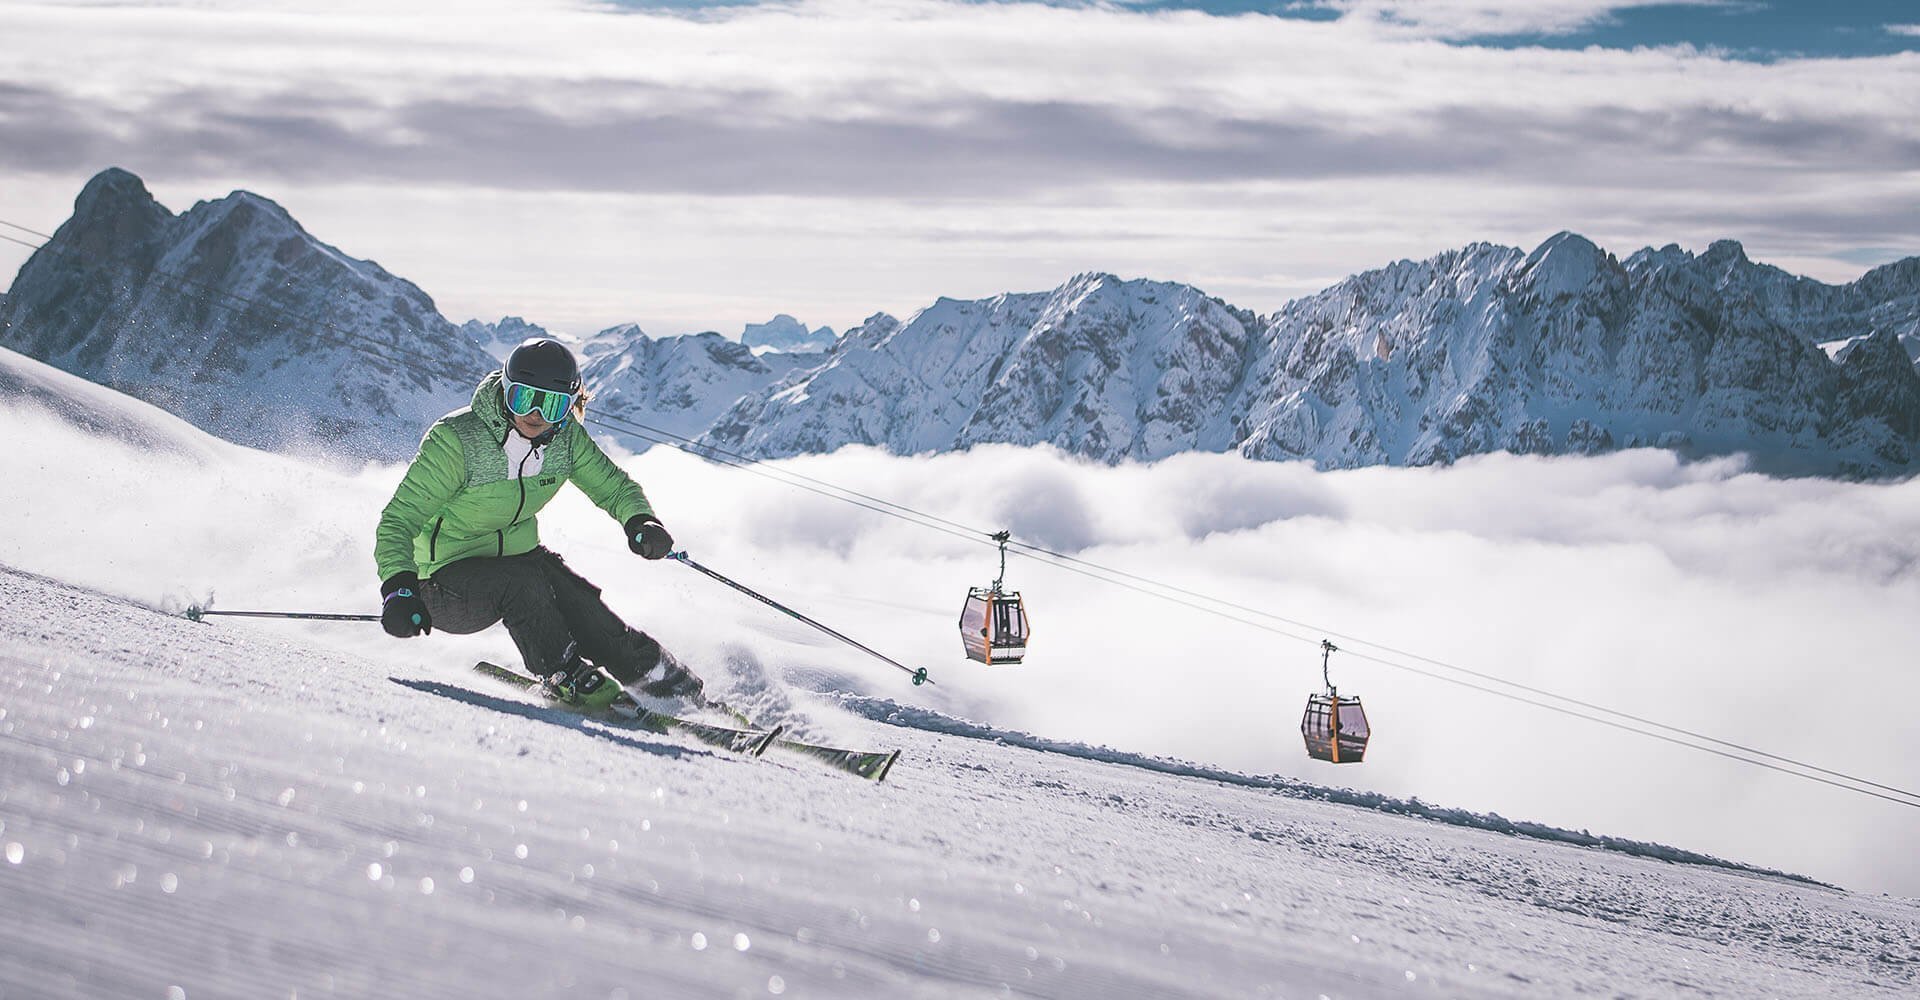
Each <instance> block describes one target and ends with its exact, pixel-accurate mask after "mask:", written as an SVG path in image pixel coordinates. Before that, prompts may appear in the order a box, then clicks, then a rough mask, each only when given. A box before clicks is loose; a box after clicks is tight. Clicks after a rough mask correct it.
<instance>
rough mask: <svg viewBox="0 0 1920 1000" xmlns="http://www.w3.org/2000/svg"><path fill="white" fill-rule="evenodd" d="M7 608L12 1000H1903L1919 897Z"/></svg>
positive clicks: (54, 603)
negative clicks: (849, 765) (758, 732)
mask: <svg viewBox="0 0 1920 1000" xmlns="http://www.w3.org/2000/svg"><path fill="white" fill-rule="evenodd" d="M0 600H4V602H5V604H6V606H7V607H8V609H9V612H10V613H9V614H8V615H6V616H5V617H4V618H0V775H3V776H4V783H3V784H0V824H3V825H0V851H4V860H0V940H4V941H5V944H4V945H0V997H5V998H8V1000H12V998H14V997H67V996H88V997H96V996H114V997H122V996H124V997H145V996H152V997H161V996H168V995H170V993H169V991H170V990H174V989H177V991H178V992H174V993H172V994H171V995H175V996H178V995H181V994H182V993H184V995H185V996H186V997H188V998H193V1000H199V998H203V997H273V996H293V995H299V996H312V995H323V994H332V995H344V996H406V997H460V998H469V997H472V996H476V995H479V996H521V995H528V994H545V993H566V994H569V995H575V996H582V997H618V996H623V995H624V996H631V997H639V996H674V997H682V996H685V997H705V996H715V997H737V996H768V995H784V996H793V997H889V998H898V997H945V996H1005V995H1012V996H1031V997H1229V996H1232V997H1238V996H1267V995H1274V996H1290V997H1291V996H1308V997H1312V996H1320V995H1325V996H1328V997H1376V996H1395V997H1398V996H1425V995H1434V996H1460V995H1473V996H1516V997H1517V996H1526V997H1537V996H1573V995H1586V994H1599V993H1604V994H1611V995H1621V996H1719V995H1736V996H1835V995H1845V996H1912V995H1914V993H1915V991H1916V989H1920V903H1917V902H1916V901H1914V900H1909V899H1902V898H1895V897H1887V896H1867V895H1861V894H1853V893H1848V892H1845V891H1842V890H1838V889H1832V888H1826V887H1821V886H1817V885H1810V884H1806V883H1804V882H1797V881H1793V880H1789V879H1785V878H1780V877H1772V876H1765V875H1760V874H1754V873H1748V872H1735V871H1730V870H1726V869H1720V868H1712V867H1702V866H1694V865H1675V864H1669V863H1665V862H1660V861H1655V860H1649V859H1644V858H1635V857H1628V856H1623V855H1620V854H1617V853H1613V852H1609V851H1598V850H1590V849H1583V848H1579V847H1574V846H1570V845H1565V844H1559V843H1552V842H1547V841H1541V840H1533V839H1526V838H1518V837H1507V836H1500V835H1496V834H1490V833H1487V832H1484V831H1479V830H1473V829H1468V828H1462V827H1457V826H1450V825H1445V824H1441V823H1434V822H1429V821H1425V820H1421V819H1414V818H1409V817H1404V816H1397V815H1391V814H1388V813H1383V812H1379V811H1375V810H1367V809H1359V808H1353V807H1350V806H1346V805H1341V804H1337V803H1329V802H1322V801H1311V800H1303V799H1297V798H1292V797H1289V796H1287V795H1284V794H1277V793H1276V792H1274V791H1271V790H1267V789H1260V788H1252V787H1247V786H1246V785H1244V784H1236V783H1232V782H1227V781H1216V780H1206V779H1203V778H1196V777H1189V776H1181V775H1175V774H1167V773H1162V772H1159V771H1155V770H1150V769H1146V768H1142V767H1138V766H1129V765H1126V764H1123V763H1117V762H1114V761H1108V760H1097V759H1085V758H1083V757H1078V756H1072V755H1067V754H1061V753H1041V752H1036V751H1035V750H1033V749H1029V748H1025V747H1021V746H1015V745H1009V744H1006V743H999V742H995V741H993V740H986V739H977V738H971V737H966V736H957V735H953V734H951V733H940V732H933V731H929V730H925V729H917V728H904V727H901V726H890V725H882V724H880V723H878V722H875V721H873V720H871V719H868V718H865V717H861V716H857V715H856V716H855V717H852V718H849V719H847V720H846V721H845V724H844V726H841V727H840V728H843V729H845V730H846V731H849V732H854V733H857V734H858V736H859V738H860V739H861V740H862V741H870V742H871V743H872V744H874V745H876V746H899V747H901V748H902V749H903V750H904V751H905V752H904V755H903V757H902V759H901V761H900V763H899V764H898V765H897V766H896V768H895V769H894V772H893V775H892V777H891V778H890V779H889V780H888V781H887V782H886V783H885V784H882V785H872V784H869V783H866V782H863V781H859V780H857V779H853V778H849V777H847V776H845V775H841V774H837V773H834V772H831V771H827V770H825V769H822V768H819V767H817V766H814V765H812V764H810V763H808V762H805V761H801V760H794V759H787V758H780V757H776V756H768V757H766V758H763V759H760V760H748V759H743V758H739V757H732V756H728V755H725V754H722V753H719V752H716V751H713V750H710V749H709V748H706V747H703V746H700V745H698V744H694V743H691V742H687V741H682V740H678V739H675V738H672V737H666V736H655V735H653V734H649V733H637V732H633V731H630V730H622V729H615V728H611V727H607V726H603V725H600V724H598V723H594V722H590V721H585V720H581V719H578V718H576V717H573V716H571V715H568V714H566V713H560V712H554V711H551V710H548V709H545V708H543V707H540V706H537V705H534V704H530V703H528V702H526V701H524V700H521V699H519V698H517V697H516V696H514V695H513V694H512V693H510V692H507V691H505V690H504V689H501V690H496V689H494V688H491V687H489V686H487V684H486V682H485V681H484V680H482V679H480V678H477V677H466V676H440V675H434V674H431V673H429V672H427V671H424V670H423V671H422V672H421V673H420V675H419V676H410V677H409V676H396V677H389V673H390V671H388V670H387V669H385V668H383V667H379V666H375V665H373V664H370V663H368V662H366V661H365V660H364V659H360V658H356V657H354V656H352V655H349V654H346V653H343V652H336V651H332V650H329V649H327V648H324V647H318V646H315V645H312V644H311V643H310V642H309V641H306V640H301V641H289V640H288V639H286V638H284V637H282V636H281V635H279V634H277V633H276V632H275V631H274V630H273V628H272V627H271V626H264V625H256V624H252V623H237V622H221V623H218V624H197V623H193V622H188V621H185V620H183V619H180V618H174V617H169V616H166V615H163V614H160V613H158V612H155V611H152V610H150V609H147V608H143V607H140V606H138V605H135V604H131V603H128V602H125V601H122V600H119V599H116V598H110V597H105V596H101V595H98V594H96V593H92V592H88V591H82V590H76V589H73V588H71V587H68V586H66V585H64V584H60V583H57V582H54V581H50V580H46V579H43V578H39V577H35V576H30V575H27V574H23V573H19V572H15V571H11V570H6V571H0ZM427 641H431V640H427ZM820 710H822V711H828V710H830V709H820ZM922 721H926V720H922Z"/></svg>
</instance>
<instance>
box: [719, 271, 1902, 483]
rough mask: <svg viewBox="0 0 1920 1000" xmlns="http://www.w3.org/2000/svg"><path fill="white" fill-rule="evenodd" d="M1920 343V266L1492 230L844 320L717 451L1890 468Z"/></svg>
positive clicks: (1886, 471) (740, 419)
mask: <svg viewBox="0 0 1920 1000" xmlns="http://www.w3.org/2000/svg"><path fill="white" fill-rule="evenodd" d="M1823 344H1824V345H1826V349H1823V347H1822V345H1823ZM1829 352H1831V354H1830V353H1829ZM1916 353H1920V258H1910V259H1908V260H1904V261H1900V262H1898V263H1895V264H1890V265H1887V266H1885V267H1882V268H1879V269H1877V270H1875V271H1872V272H1870V273H1868V274H1867V275H1865V276H1864V277H1862V278H1861V279H1860V280H1858V281H1856V282H1853V283H1852V284H1849V285H1845V286H1839V287H1835V286H1829V285H1823V284H1820V283H1818V282H1814V281H1810V280H1808V279H1805V278H1796V277H1793V276H1791V275H1788V274H1786V273H1785V272H1782V271H1779V270H1778V269H1775V268H1770V267H1766V266H1763V265H1758V264H1754V263H1753V262H1751V261H1749V260H1748V259H1747V258H1746V256H1745V254H1744V253H1743V252H1742V251H1741V248H1740V246H1739V245H1738V244H1736V243H1733V242H1731V241H1723V242H1720V243H1716V244H1714V245H1713V246H1712V247H1711V248H1709V249H1708V251H1707V252H1706V253H1704V254H1701V255H1698V256H1695V255H1693V254H1689V253H1687V252H1685V251H1682V250H1680V249H1679V248H1677V247H1672V246H1669V247H1667V248H1665V249H1662V250H1644V251H1641V252H1640V253H1638V254H1635V255H1633V256H1632V257H1630V258H1628V259H1627V260H1626V261H1624V262H1622V261H1619V260H1617V259H1616V258H1614V257H1613V256H1612V255H1610V254H1608V253H1606V252H1605V251H1603V250H1601V249H1600V248H1598V247H1596V246H1595V245H1594V244H1592V243H1591V242H1589V241H1587V240H1586V239H1584V238H1582V237H1579V236H1577V235H1574V234H1571V233H1561V234H1559V235H1557V236H1555V237H1553V238H1552V239H1550V240H1548V241H1547V242H1545V243H1543V244H1542V245H1541V246H1540V247H1538V248H1537V249H1535V250H1534V251H1533V252H1531V253H1526V252H1523V251H1520V250H1517V249H1514V248H1511V247H1500V246H1493V245H1488V244H1476V245H1473V246H1469V247H1466V248H1464V249H1462V250H1458V251H1453V252H1450V253H1445V254H1441V255H1440V256H1438V257H1434V258H1432V259H1429V260H1425V261H1418V262H1415V261H1402V262H1400V263H1398V264H1394V265H1392V266H1390V267H1387V268H1383V269H1381V270H1377V271H1369V272H1366V273H1364V274H1359V275H1355V276H1354V277H1352V278H1349V279H1347V280H1346V281H1343V282H1341V283H1339V284H1338V285H1335V286H1334V287H1332V288H1330V289H1328V290H1326V291H1324V292H1321V293H1319V294H1318V295H1314V296H1310V297H1308V298H1304V299H1300V300H1298V301H1295V302H1292V303H1290V304H1288V305H1287V306H1286V307H1285V308H1283V309H1282V310H1280V311H1279V312H1278V313H1275V314H1273V315H1271V316H1265V317H1261V316H1255V315H1253V314H1252V313H1248V312H1245V311H1242V310H1237V309H1234V308H1233V307H1231V306H1229V305H1227V304H1226V303H1224V302H1221V301H1220V300H1218V299H1214V298H1210V297H1209V296H1207V295H1205V294H1204V293H1202V292H1200V291H1199V290H1198V289H1195V288H1192V287H1190V286H1185V285H1177V284H1168V283H1162V282H1152V281H1141V280H1135V281H1122V280H1120V279H1118V278H1116V277H1114V276H1112V275H1106V274H1085V275H1081V276H1079V277H1077V278H1075V279H1073V280H1072V281H1070V282H1068V283H1067V284H1065V285H1063V286H1061V287H1060V288H1057V289H1055V290H1053V291H1051V292H1045V293H1038V294H1027V295H1002V296H999V297H996V298H992V299H984V300H977V301H969V302H959V301H953V300H949V299H942V300H940V301H939V302H937V303H935V304H934V305H932V306H930V307H928V308H927V309H924V310H922V311H921V312H920V313H918V314H917V315H915V316H914V317H912V318H911V319H910V320H908V321H906V322H904V323H903V322H900V321H899V320H896V319H894V318H893V317H891V316H887V315H884V314H882V315H877V316H874V317H872V318H870V319H869V320H867V321H866V322H865V323H863V324H861V325H860V326H858V327H856V328H854V329H853V330H850V331H848V333H847V335H846V337H845V338H844V339H843V340H842V341H841V343H840V344H839V346H837V347H836V348H835V350H834V351H833V352H832V354H831V356H830V358H829V360H828V362H827V363H826V364H824V365H822V366H821V367H820V368H818V369H816V370H813V371H810V372H805V373H799V374H796V375H795V376H793V377H791V378H789V379H788V381H787V382H786V383H785V384H782V385H779V386H775V387H772V388H770V389H769V390H768V391H766V392H764V393H763V394H761V395H759V396H754V397H748V398H745V399H742V400H741V401H740V402H739V403H738V404H737V405H735V406H734V407H733V408H732V410H730V411H729V412H728V413H727V414H726V415H725V416H724V417H722V418H721V419H720V421H719V422H718V423H716V424H715V425H714V427H713V429H712V430H711V431H710V432H709V433H708V435H707V440H708V441H710V442H711V443H715V444H720V445H724V446H726V447H729V448H731V449H735V450H740V451H744V452H746V453H749V454H752V455H755V456H760V457H777V456H786V455H795V454H802V453H807V452H819V451H828V450H832V449H833V448H836V447H839V446H841V445H844V444H849V443H859V444H869V445H876V446H879V447H883V448H886V449H888V450H890V451H894V452H899V453H912V452H920V451H942V450H946V449H950V448H965V447H967V446H969V445H973V444H979V443H982V442H989V441H994V442H1009V443H1016V444H1031V443H1041V442H1045V443H1049V444H1053V445H1056V446H1058V447H1060V448H1062V449H1065V450H1067V451H1069V452H1072V453H1076V454H1081V455H1085V456H1088V457H1091V458H1095V459H1099V460H1103V461H1116V460H1121V459H1133V460H1153V459H1158V458H1163V457H1165V456H1167V455H1171V454H1174V453H1176V452H1181V451H1189V450H1201V451H1227V450H1235V451H1238V452H1240V453H1242V454H1245V455H1247V456H1249V457H1253V458H1261V459H1301V458H1304V459H1310V460H1312V461H1314V462H1315V463H1317V464H1318V465H1320V466H1322V467H1331V468H1351V467H1356V466H1365V465H1381V464H1390V465H1425V464H1431V463H1435V462H1449V461H1452V460H1454V459H1457V458H1460V457H1463V456H1466V455H1472V454H1478V453H1484V452H1489V451H1496V450H1504V451H1513V452H1521V453H1543V454H1557V453H1568V452H1572V453H1593V452H1599V451H1610V450H1613V449H1617V448H1625V447H1635V446H1646V445H1652V446H1659V447H1666V448H1674V449H1677V450H1681V451H1683V452H1687V453H1691V454H1726V453H1731V452H1747V453H1749V454H1751V455H1752V456H1753V460H1754V463H1755V465H1756V466H1757V467H1759V468H1762V469H1766V470H1769V471H1777V472H1784V473H1816V474H1837V475H1847V476H1880V475H1895V474H1903V473H1905V472H1909V471H1911V470H1912V468H1913V467H1914V461H1915V457H1916V446H1920V374H1916V372H1915V366H1914V357H1913V355H1914V354H1916ZM901 386H909V387H911V388H909V389H907V390H904V391H903V390H902V389H901V388H900V387H901Z"/></svg>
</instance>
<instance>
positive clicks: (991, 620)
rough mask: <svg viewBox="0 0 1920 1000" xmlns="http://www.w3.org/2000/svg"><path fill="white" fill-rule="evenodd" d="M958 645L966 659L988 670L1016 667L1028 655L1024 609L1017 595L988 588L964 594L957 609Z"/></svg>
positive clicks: (1025, 607) (978, 588)
mask: <svg viewBox="0 0 1920 1000" xmlns="http://www.w3.org/2000/svg"><path fill="white" fill-rule="evenodd" d="M960 643H961V645H963V646H965V647H966V650H967V659H970V660H977V661H979V662H981V663H985V664H988V665H990V666H994V665H1000V664H1008V665H1011V664H1015V663H1019V662H1020V658H1021V657H1023V656H1026V655H1027V606H1026V604H1024V603H1023V602H1022V601H1021V600H1020V595H1019V594H1017V593H1004V592H1002V591H999V590H995V589H992V588H988V587H975V588H973V589H971V590H969V591H967V603H966V604H965V605H964V606H962V607H961V609H960Z"/></svg>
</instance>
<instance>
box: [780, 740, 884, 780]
mask: <svg viewBox="0 0 1920 1000" xmlns="http://www.w3.org/2000/svg"><path fill="white" fill-rule="evenodd" d="M773 746H774V749H776V750H784V751H786V752H788V753H796V754H800V755H802V756H805V757H812V758H813V759H814V760H817V761H820V762H821V763H823V764H826V765H827V766H828V767H831V768H834V769H836V770H840V771H845V772H847V773H848V774H853V775H858V776H859V777H862V778H865V779H867V780H868V781H873V782H880V781H885V780H887V772H888V771H891V770H893V762H894V761H895V760H898V759H899V757H900V751H898V750H842V749H840V748H838V747H823V746H816V745H814V744H812V743H801V742H800V741H798V740H788V739H776V740H774V741H773Z"/></svg>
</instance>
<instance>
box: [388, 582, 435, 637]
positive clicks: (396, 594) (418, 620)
mask: <svg viewBox="0 0 1920 1000" xmlns="http://www.w3.org/2000/svg"><path fill="white" fill-rule="evenodd" d="M380 627H381V628H383V629H386V630H387V634H388V635H390V636H393V637H394V638H396V639H410V638H412V637H414V636H416V635H419V634H420V633H422V632H432V631H433V616H432V615H430V614H428V613H427V602H426V601H423V600H421V599H420V578H419V577H418V576H415V575H414V574H412V573H395V574H393V575H392V576H390V577H388V578H387V582H385V583H383V584H381V585H380Z"/></svg>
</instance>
